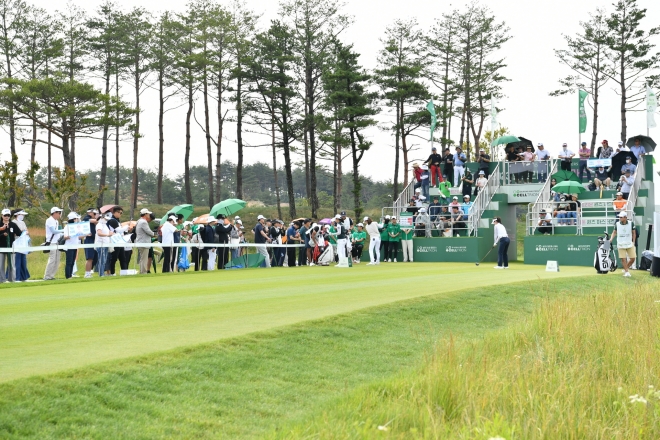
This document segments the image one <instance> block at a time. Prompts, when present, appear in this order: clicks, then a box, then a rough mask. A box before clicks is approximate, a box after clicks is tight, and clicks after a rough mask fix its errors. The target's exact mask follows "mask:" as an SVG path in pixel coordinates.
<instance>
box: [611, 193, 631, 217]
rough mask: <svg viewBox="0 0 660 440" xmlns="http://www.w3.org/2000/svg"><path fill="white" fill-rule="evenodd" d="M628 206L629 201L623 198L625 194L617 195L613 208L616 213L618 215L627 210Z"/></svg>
mask: <svg viewBox="0 0 660 440" xmlns="http://www.w3.org/2000/svg"><path fill="white" fill-rule="evenodd" d="M627 204H628V201H627V200H626V199H624V198H623V193H622V192H621V191H619V192H617V193H616V198H615V199H614V200H613V201H612V207H613V208H614V212H616V213H617V214H618V213H619V212H621V211H623V210H625V209H626V205H627Z"/></svg>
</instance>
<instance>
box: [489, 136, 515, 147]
mask: <svg viewBox="0 0 660 440" xmlns="http://www.w3.org/2000/svg"><path fill="white" fill-rule="evenodd" d="M511 142H520V139H518V138H517V137H515V136H502V137H498V138H497V139H495V140H494V141H493V147H494V146H495V145H502V144H510V143H511Z"/></svg>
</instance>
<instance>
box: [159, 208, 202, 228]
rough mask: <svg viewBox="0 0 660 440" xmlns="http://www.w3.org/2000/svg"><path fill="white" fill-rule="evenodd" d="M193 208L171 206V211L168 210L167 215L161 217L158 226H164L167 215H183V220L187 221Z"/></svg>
mask: <svg viewBox="0 0 660 440" xmlns="http://www.w3.org/2000/svg"><path fill="white" fill-rule="evenodd" d="M194 209H195V207H194V206H193V205H176V206H173V207H172V209H169V210H168V211H167V213H165V215H164V216H163V218H162V219H161V220H160V224H161V225H162V224H164V223H165V222H166V221H167V215H168V214H181V215H183V220H184V221H185V220H188V217H190V214H192V213H193V210H194Z"/></svg>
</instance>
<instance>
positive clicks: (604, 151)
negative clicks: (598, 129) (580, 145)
mask: <svg viewBox="0 0 660 440" xmlns="http://www.w3.org/2000/svg"><path fill="white" fill-rule="evenodd" d="M613 155H614V150H613V149H612V147H610V144H609V142H607V139H603V141H602V142H601V143H600V147H598V151H597V152H596V157H597V158H598V159H609V158H611V157H612V156H613Z"/></svg>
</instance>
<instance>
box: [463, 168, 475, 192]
mask: <svg viewBox="0 0 660 440" xmlns="http://www.w3.org/2000/svg"><path fill="white" fill-rule="evenodd" d="M461 181H462V182H463V195H464V196H469V195H470V194H472V185H473V184H474V177H473V176H472V173H471V172H470V169H469V168H466V169H465V174H464V175H463V177H461Z"/></svg>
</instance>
